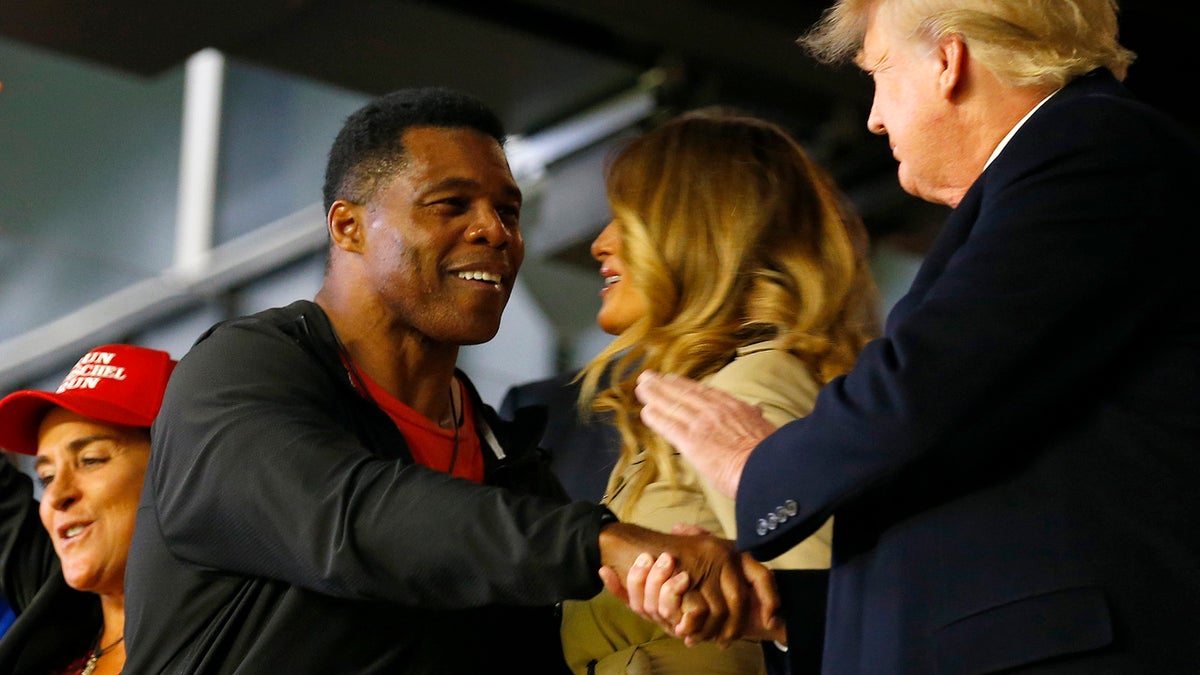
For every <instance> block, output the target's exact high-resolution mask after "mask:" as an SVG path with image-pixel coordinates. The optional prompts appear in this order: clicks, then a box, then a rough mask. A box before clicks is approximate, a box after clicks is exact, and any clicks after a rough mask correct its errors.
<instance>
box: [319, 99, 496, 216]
mask: <svg viewBox="0 0 1200 675" xmlns="http://www.w3.org/2000/svg"><path fill="white" fill-rule="evenodd" d="M410 127H447V128H454V127H465V128H468V129H475V130H476V131H479V132H480V133H484V134H487V135H488V136H491V137H492V138H494V139H496V141H497V142H498V143H500V144H501V145H503V144H504V139H505V133H504V124H503V123H502V122H501V121H500V118H499V117H497V116H496V113H495V112H493V111H492V110H491V108H489V107H487V106H486V105H485V104H484V103H483V102H482V101H479V100H478V99H476V98H474V97H472V96H469V95H467V94H464V93H462V92H459V91H455V90H453V89H447V88H444V87H420V88H413V89H400V90H398V91H394V92H392V93H390V94H386V95H384V96H381V97H379V98H377V99H375V100H374V101H371V102H370V103H368V104H366V105H365V106H363V107H362V108H360V109H358V110H357V111H356V112H354V113H353V114H351V115H350V116H349V117H347V118H346V123H345V124H343V125H342V130H341V131H339V132H338V135H337V138H336V139H334V141H333V147H332V148H330V150H329V163H328V164H327V165H326V167H325V187H324V196H325V210H326V211H328V210H329V207H330V206H332V205H333V202H334V201H335V200H337V199H348V200H350V201H353V202H356V203H362V202H365V201H367V200H368V199H369V198H370V197H371V195H372V193H374V191H375V188H376V186H377V185H378V183H379V180H380V179H381V178H386V177H389V176H392V175H395V174H396V172H398V171H400V170H401V169H403V168H404V159H405V158H404V153H405V149H404V143H403V141H402V137H403V135H404V132H405V131H407V130H408V129H409V128H410Z"/></svg>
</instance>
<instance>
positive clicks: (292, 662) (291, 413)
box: [126, 89, 770, 675]
mask: <svg viewBox="0 0 1200 675" xmlns="http://www.w3.org/2000/svg"><path fill="white" fill-rule="evenodd" d="M503 139H504V132H503V129H502V128H501V125H500V123H499V121H498V120H497V119H496V117H495V115H494V114H493V113H492V112H491V111H489V110H488V109H487V108H486V107H485V106H483V105H482V104H480V103H479V102H478V101H475V100H474V99H472V98H470V97H467V96H464V95H462V94H459V93H456V92H452V91H447V90H444V89H418V90H404V91H400V92H396V93H394V94H391V95H388V96H385V97H382V98H380V99H378V100H376V101H374V102H372V103H370V104H368V105H367V106H365V107H364V108H363V109H361V110H360V111H358V112H357V113H355V114H354V115H352V116H351V117H350V118H349V119H348V120H347V122H346V125H345V126H344V127H343V129H342V131H341V132H340V133H339V135H338V138H337V140H336V141H335V143H334V146H333V149H332V150H331V152H330V157H329V164H328V169H327V174H326V184H325V203H326V207H327V214H328V215H327V224H328V229H329V234H330V248H329V261H328V265H327V269H326V277H325V282H324V284H323V286H322V288H321V290H320V292H319V293H318V294H317V296H316V298H315V301H314V302H309V301H298V302H295V303H293V304H291V305H289V306H287V307H282V308H276V309H272V310H267V311H264V312H261V313H259V314H256V315H254V316H249V317H242V318H237V319H233V320H230V321H227V322H224V323H221V324H219V325H217V326H215V327H213V328H212V329H210V330H209V331H208V332H206V333H205V334H204V335H202V336H201V337H200V338H199V340H198V341H197V342H196V343H195V345H193V347H192V349H191V350H190V351H189V353H188V354H186V355H185V356H184V357H183V359H181V362H180V365H179V367H178V368H177V369H176V372H175V375H174V376H173V378H172V381H171V385H170V387H169V388H168V391H167V394H166V398H165V400H164V403H163V412H162V415H161V416H160V418H159V423H158V424H157V425H156V426H155V427H154V429H153V432H154V452H153V453H152V459H151V464H150V467H149V469H148V470H147V475H146V481H145V490H144V492H143V498H142V506H141V509H140V512H139V517H138V522H137V530H136V534H135V538H134V542H133V547H132V551H131V553H130V564H129V568H128V584H127V586H128V594H127V617H128V618H127V633H126V639H127V641H128V654H129V658H128V662H127V672H130V673H137V674H138V675H145V674H148V673H189V674H193V675H194V674H197V673H253V674H255V675H258V674H261V673H273V672H280V673H282V672H301V673H323V674H324V673H347V674H350V673H353V674H355V675H362V674H365V673H398V672H404V673H443V674H444V673H480V672H487V671H491V670H500V671H509V670H513V671H516V672H547V673H553V672H556V671H557V670H558V669H561V668H562V658H561V652H560V651H559V649H558V645H557V642H556V640H557V626H556V624H555V620H554V615H553V606H554V605H555V603H557V602H558V601H560V600H562V599H564V598H586V597H589V596H591V595H592V594H594V593H596V592H597V591H598V590H599V588H600V584H599V580H598V576H597V570H598V569H599V568H600V566H601V564H612V565H614V566H616V567H618V568H619V569H620V570H622V571H625V570H628V569H629V568H630V567H631V566H632V565H633V564H635V559H640V564H649V563H648V562H646V560H647V558H648V556H639V553H642V552H643V551H649V552H652V553H658V552H660V551H671V552H672V553H674V554H677V555H680V556H683V558H684V560H685V564H686V565H688V566H689V568H691V569H694V570H695V571H696V574H695V576H694V578H695V580H696V582H697V595H699V596H702V597H703V598H704V599H705V600H706V603H707V606H708V607H709V608H710V609H711V610H712V611H711V613H710V614H709V616H710V620H711V621H712V622H713V624H714V625H720V626H724V627H726V632H727V633H728V634H732V631H733V630H734V629H735V628H736V626H737V624H739V623H740V622H741V621H742V620H743V619H744V617H745V612H746V610H747V606H748V598H749V595H751V594H750V593H749V592H748V590H749V586H748V585H747V575H748V577H749V580H751V581H753V582H755V583H761V584H765V586H763V587H761V588H760V590H761V591H762V592H763V593H766V592H767V590H769V586H770V581H769V577H768V576H767V575H765V574H764V572H765V570H764V568H761V566H759V565H757V563H753V562H752V561H749V560H748V559H747V558H745V557H741V556H738V555H736V554H734V552H733V549H732V545H731V542H727V541H723V540H718V539H714V538H710V537H694V538H674V537H670V536H668V535H662V534H659V533H654V532H651V531H648V530H643V529H641V528H637V527H635V526H632V525H628V524H625V523H616V522H612V521H613V520H614V519H613V518H612V516H611V513H609V512H608V511H607V510H606V509H605V508H604V507H601V506H598V505H596V504H589V503H585V502H577V503H570V502H569V501H568V500H567V499H566V495H565V493H564V492H563V490H562V488H561V486H560V485H559V484H558V482H557V481H556V480H554V478H553V476H552V474H551V473H550V472H549V471H548V469H547V466H546V464H545V462H544V461H543V458H542V457H541V456H540V454H539V452H538V450H537V449H536V448H535V447H534V446H535V440H536V439H533V438H523V437H521V433H520V430H519V429H517V428H515V427H510V426H509V425H506V424H504V423H503V422H502V421H501V420H500V419H499V418H498V417H497V416H496V415H495V414H494V412H493V411H492V410H491V409H490V408H488V407H487V406H486V405H484V404H483V402H482V401H481V400H480V399H479V397H478V395H477V394H476V393H475V391H474V388H473V387H472V386H471V384H470V383H469V382H468V380H467V378H466V377H465V376H464V375H463V373H462V372H459V371H457V370H456V368H455V362H456V359H457V356H458V350H459V347H460V346H461V345H465V344H476V343H480V342H484V341H486V340H489V339H491V338H492V336H493V335H494V334H495V333H496V331H497V329H498V328H499V323H500V316H501V312H502V311H503V309H504V306H505V304H506V302H507V300H508V297H509V293H510V292H511V290H512V285H513V281H514V278H515V275H516V273H517V270H518V268H519V267H520V265H521V260H522V257H523V253H524V245H523V242H522V239H521V231H520V227H519V214H520V208H521V192H520V190H519V189H518V187H517V185H516V183H515V182H514V181H513V178H512V175H511V173H510V171H509V168H508V164H507V160H506V158H505V155H504V152H503V149H502V142H503ZM767 604H768V605H769V604H770V602H769V601H768V603H767ZM765 610H766V611H769V610H770V607H769V606H768V607H766V608H765Z"/></svg>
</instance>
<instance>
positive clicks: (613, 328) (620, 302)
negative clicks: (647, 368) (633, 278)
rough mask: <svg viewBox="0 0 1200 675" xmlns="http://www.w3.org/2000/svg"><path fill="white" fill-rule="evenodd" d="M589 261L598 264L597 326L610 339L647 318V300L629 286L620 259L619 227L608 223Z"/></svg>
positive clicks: (622, 261) (594, 245)
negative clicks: (599, 282)
mask: <svg viewBox="0 0 1200 675" xmlns="http://www.w3.org/2000/svg"><path fill="white" fill-rule="evenodd" d="M592 257H593V258H595V259H596V261H597V262H599V263H600V277H601V278H602V279H603V280H604V287H603V288H601V289H600V303H601V304H600V311H599V312H597V313H596V323H597V324H598V325H599V326H600V329H601V330H603V331H604V332H605V333H608V334H610V335H620V334H621V333H623V332H625V330H626V329H627V328H629V327H630V326H632V325H633V322H634V321H637V320H638V319H640V318H641V317H642V316H644V315H645V314H646V310H647V305H646V298H645V296H643V295H642V294H641V293H640V292H639V291H638V290H637V289H636V288H634V286H633V284H632V283H630V280H629V279H630V277H629V272H630V270H629V269H628V268H627V267H626V262H625V259H624V258H622V257H621V226H620V224H619V223H617V221H615V220H614V221H612V222H610V223H609V224H608V225H607V226H605V228H604V230H603V231H601V232H600V236H598V237H596V240H595V241H593V242H592Z"/></svg>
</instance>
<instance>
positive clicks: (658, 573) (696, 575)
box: [600, 523, 787, 645]
mask: <svg viewBox="0 0 1200 675" xmlns="http://www.w3.org/2000/svg"><path fill="white" fill-rule="evenodd" d="M600 550H601V562H602V564H603V567H602V568H601V569H600V578H601V579H602V580H603V581H604V586H605V588H606V589H608V591H609V592H610V593H612V594H613V595H616V596H617V597H618V598H620V599H621V600H622V601H624V602H625V603H626V604H627V605H629V608H630V609H632V610H633V611H634V612H636V613H637V614H638V615H640V616H642V617H643V618H645V619H647V620H649V621H652V622H654V623H657V624H658V625H660V626H662V627H663V629H664V630H666V631H667V632H668V633H670V634H672V635H675V636H676V637H680V638H683V639H684V640H685V641H686V643H687V644H688V645H694V644H696V643H698V642H701V641H705V640H714V641H716V642H717V643H718V644H720V645H728V644H730V643H732V642H733V641H734V640H737V639H749V640H764V641H765V640H774V641H776V642H779V643H781V644H784V643H786V642H787V636H786V631H785V627H784V624H783V621H782V620H781V619H780V618H779V616H777V613H778V611H779V609H780V606H779V605H780V600H779V594H778V592H777V590H776V588H775V581H774V578H773V576H772V574H771V571H770V570H769V569H767V568H766V567H765V566H764V565H763V564H762V563H760V562H758V561H757V560H754V559H753V558H752V557H751V556H750V554H749V553H739V552H738V551H737V550H736V549H735V548H734V544H733V542H732V541H730V540H728V539H722V538H720V537H715V536H712V535H711V534H709V533H708V532H706V531H705V530H703V529H701V528H698V527H692V526H687V525H680V526H676V527H675V529H674V530H673V534H671V535H667V534H664V533H661V532H655V531H654V530H649V529H646V528H643V527H639V526H637V525H632V524H629V523H613V524H611V525H608V526H606V527H605V528H604V529H603V530H601V532H600ZM648 551H660V553H659V554H658V557H657V558H655V557H654V556H653V555H652V554H651V553H648ZM622 575H623V576H622Z"/></svg>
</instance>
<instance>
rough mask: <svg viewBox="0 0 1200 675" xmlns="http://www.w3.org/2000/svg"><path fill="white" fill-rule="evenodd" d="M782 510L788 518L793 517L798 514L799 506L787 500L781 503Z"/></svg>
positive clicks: (792, 500)
mask: <svg viewBox="0 0 1200 675" xmlns="http://www.w3.org/2000/svg"><path fill="white" fill-rule="evenodd" d="M783 510H784V511H786V512H787V514H788V515H789V516H794V515H796V514H797V513H799V512H800V505H799V504H797V503H796V500H794V499H789V500H787V501H786V502H784V503H783Z"/></svg>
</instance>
